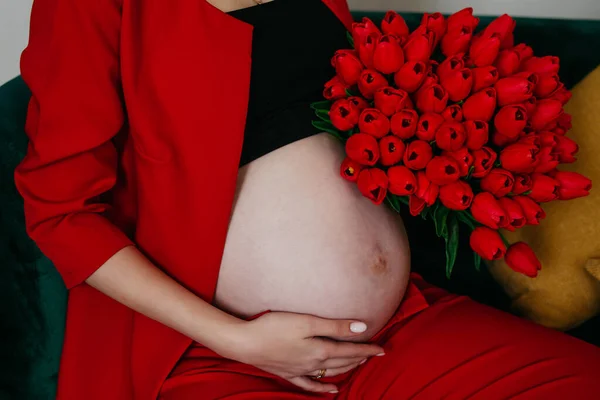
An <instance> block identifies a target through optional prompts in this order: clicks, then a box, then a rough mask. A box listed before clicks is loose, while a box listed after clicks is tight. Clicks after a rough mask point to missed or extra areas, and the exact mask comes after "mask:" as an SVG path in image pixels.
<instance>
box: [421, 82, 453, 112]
mask: <svg viewBox="0 0 600 400" xmlns="http://www.w3.org/2000/svg"><path fill="white" fill-rule="evenodd" d="M447 103H448V93H447V92H446V90H444V88H443V87H442V86H440V85H437V84H436V85H431V86H428V87H424V88H422V89H421V90H419V91H418V92H417V108H418V109H419V111H421V112H422V113H427V112H434V113H441V112H442V111H443V110H444V108H446V104H447Z"/></svg>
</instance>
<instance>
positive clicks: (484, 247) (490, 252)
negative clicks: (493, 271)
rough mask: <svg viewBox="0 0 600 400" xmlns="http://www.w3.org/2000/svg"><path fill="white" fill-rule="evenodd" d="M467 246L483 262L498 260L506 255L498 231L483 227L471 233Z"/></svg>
mask: <svg viewBox="0 0 600 400" xmlns="http://www.w3.org/2000/svg"><path fill="white" fill-rule="evenodd" d="M469 244H470V245H471V248H472V249H473V251H475V253H477V254H479V256H480V257H481V258H483V259H484V260H489V261H493V260H500V259H502V257H504V254H506V246H505V245H504V242H503V241H502V238H501V237H500V234H499V233H498V231H494V230H492V229H490V228H486V227H483V226H480V227H477V228H475V229H474V230H473V232H471V237H470V239H469Z"/></svg>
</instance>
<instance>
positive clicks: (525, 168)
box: [500, 143, 540, 173]
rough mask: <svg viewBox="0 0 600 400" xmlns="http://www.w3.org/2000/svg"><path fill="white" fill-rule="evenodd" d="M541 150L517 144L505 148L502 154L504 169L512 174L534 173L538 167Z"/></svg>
mask: <svg viewBox="0 0 600 400" xmlns="http://www.w3.org/2000/svg"><path fill="white" fill-rule="evenodd" d="M539 152H540V149H539V148H538V147H537V146H535V145H531V144H526V143H515V144H511V145H510V146H507V147H505V148H504V149H503V150H502V151H501V152H500V163H501V164H502V168H504V169H507V170H509V171H511V172H516V173H520V172H524V173H529V172H533V170H534V169H535V167H536V166H537V164H538V162H539V160H538V153H539Z"/></svg>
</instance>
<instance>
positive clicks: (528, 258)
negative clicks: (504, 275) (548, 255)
mask: <svg viewBox="0 0 600 400" xmlns="http://www.w3.org/2000/svg"><path fill="white" fill-rule="evenodd" d="M504 262H506V265H508V266H509V267H510V268H511V269H512V270H513V271H515V272H519V273H521V274H523V275H525V276H528V277H530V278H535V277H536V276H537V274H538V271H539V270H541V269H542V264H541V263H540V260H538V258H537V257H536V255H535V253H534V252H533V250H532V249H531V247H529V246H528V245H527V244H526V243H524V242H517V243H515V244H513V245H512V246H510V247H509V248H508V251H507V252H506V256H505V257H504Z"/></svg>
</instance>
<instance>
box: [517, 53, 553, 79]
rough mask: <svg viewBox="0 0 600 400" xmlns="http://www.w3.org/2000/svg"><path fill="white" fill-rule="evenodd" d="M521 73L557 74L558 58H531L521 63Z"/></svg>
mask: <svg viewBox="0 0 600 400" xmlns="http://www.w3.org/2000/svg"><path fill="white" fill-rule="evenodd" d="M521 69H522V70H523V71H529V72H535V73H536V74H538V75H544V74H557V73H558V70H559V69H560V60H559V59H558V57H554V56H546V57H531V58H530V59H528V60H526V61H525V62H524V63H523V67H522V68H521Z"/></svg>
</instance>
